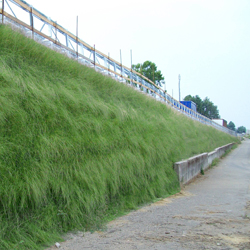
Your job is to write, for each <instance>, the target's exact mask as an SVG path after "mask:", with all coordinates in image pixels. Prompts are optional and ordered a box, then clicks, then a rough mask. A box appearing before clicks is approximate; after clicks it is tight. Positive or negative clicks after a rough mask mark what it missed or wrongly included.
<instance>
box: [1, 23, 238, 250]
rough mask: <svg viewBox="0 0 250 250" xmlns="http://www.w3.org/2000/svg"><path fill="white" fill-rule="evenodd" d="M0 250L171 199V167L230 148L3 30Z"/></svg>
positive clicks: (221, 137) (32, 245) (219, 136)
mask: <svg viewBox="0 0 250 250" xmlns="http://www.w3.org/2000/svg"><path fill="white" fill-rule="evenodd" d="M0 131H1V133H0V141H1V144H0V179H1V182H0V249H42V248H44V247H46V246H48V245H49V244H50V243H52V242H54V241H56V240H59V239H60V235H61V234H62V233H64V232H67V231H69V230H76V229H79V230H89V229H94V228H96V227H98V226H100V225H101V223H102V222H103V221H104V220H105V218H106V217H108V216H111V215H116V214H117V213H119V212H121V211H126V210H127V209H133V208H135V207H136V206H138V205H139V204H143V203H145V202H150V201H152V200H153V199H155V198H157V197H163V196H167V195H170V194H173V193H175V192H177V191H178V189H179V184H178V180H177V176H176V174H175V173H174V171H173V168H172V166H173V163H174V162H176V161H178V160H181V159H184V158H187V157H190V156H192V155H195V154H198V153H201V152H205V151H210V150H213V149H214V148H216V147H218V146H221V145H224V144H226V143H229V142H232V141H236V139H235V138H233V137H231V136H229V135H227V134H224V133H222V132H219V131H217V130H215V129H213V128H211V127H208V126H204V125H202V124H200V123H197V122H194V121H192V120H190V119H188V118H186V117H184V116H183V115H180V114H177V113H176V112H174V111H172V110H171V109H170V108H169V107H167V106H165V105H164V104H162V103H159V102H156V101H155V100H153V99H151V98H149V97H147V96H145V95H143V94H141V93H138V92H137V91H134V90H133V89H132V88H129V87H127V86H125V85H123V84H121V83H118V82H116V81H114V80H112V79H111V78H108V77H105V76H103V75H101V74H98V73H96V72H95V71H94V70H93V69H90V68H88V67H84V66H82V65H80V64H78V63H77V62H75V61H72V60H70V59H68V58H67V57H65V56H63V55H61V54H58V53H56V52H54V51H51V50H49V49H47V48H46V47H44V46H42V45H39V44H37V43H35V42H34V41H32V40H30V39H28V38H26V37H24V36H23V35H21V34H19V33H17V32H14V31H12V30H11V29H10V28H9V27H7V26H0Z"/></svg>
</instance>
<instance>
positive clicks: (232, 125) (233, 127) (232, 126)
mask: <svg viewBox="0 0 250 250" xmlns="http://www.w3.org/2000/svg"><path fill="white" fill-rule="evenodd" d="M227 128H229V129H231V130H233V131H235V130H236V128H235V124H234V123H233V122H232V121H230V122H229V123H228V125H227Z"/></svg>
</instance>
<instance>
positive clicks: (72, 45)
mask: <svg viewBox="0 0 250 250" xmlns="http://www.w3.org/2000/svg"><path fill="white" fill-rule="evenodd" d="M14 8H17V9H15V10H14ZM15 11H16V12H18V13H19V14H20V16H19V17H17V15H18V14H17V13H16V14H15ZM20 11H24V12H22V13H20ZM11 13H12V14H11ZM24 14H28V15H29V18H28V19H29V22H27V20H24V18H23V16H24ZM4 17H5V18H7V21H8V22H10V23H12V25H13V22H14V23H16V24H17V26H18V25H21V26H22V27H24V28H25V29H26V30H27V31H31V32H32V38H33V39H35V38H37V40H40V41H39V42H41V43H43V44H44V42H52V43H54V44H55V45H56V46H58V47H59V48H62V49H65V50H66V51H67V53H69V55H70V56H72V57H74V58H76V59H77V60H78V61H79V62H80V63H84V64H90V65H91V66H94V67H95V68H96V69H97V70H99V71H102V72H104V73H108V74H109V75H112V76H114V77H115V78H116V79H117V80H119V81H122V82H125V81H126V82H130V83H131V84H134V85H135V86H136V87H137V88H138V87H139V88H141V89H142V91H145V92H149V94H151V95H152V96H154V97H155V98H156V99H157V100H160V101H164V102H166V103H167V104H169V105H171V106H172V107H173V108H175V109H177V110H178V111H180V112H182V113H183V114H185V115H186V116H188V117H190V118H192V119H194V120H197V121H199V122H201V123H204V124H207V125H210V126H213V127H215V128H216V129H219V130H221V131H223V132H226V133H229V134H231V135H234V136H237V133H236V132H235V131H232V130H230V129H228V128H226V127H223V126H221V125H219V124H217V123H216V122H214V121H212V120H210V119H209V118H207V117H205V116H203V115H201V114H199V113H197V112H195V111H193V110H191V109H190V108H188V107H186V106H185V105H183V104H181V103H180V102H179V101H177V100H176V99H174V98H173V97H171V96H170V95H169V94H167V93H166V92H165V91H164V90H163V89H162V88H160V87H159V86H157V85H156V84H155V83H154V82H153V81H151V80H150V79H148V78H147V77H145V76H144V75H142V74H140V73H138V72H136V71H135V70H133V69H131V68H128V67H126V66H124V65H122V63H119V62H117V61H116V60H114V59H112V58H110V57H109V56H107V55H105V54H104V53H102V52H101V51H99V50H96V49H95V46H94V47H92V46H90V45H89V44H87V43H86V42H84V41H83V40H81V39H79V37H77V36H76V35H73V34H72V33H70V32H69V31H68V30H66V29H65V28H63V27H62V26H60V25H59V24H57V22H54V21H53V20H51V19H50V18H49V17H47V16H46V15H44V14H43V13H41V12H40V11H38V10H37V9H35V8H33V7H32V6H31V5H29V4H28V3H26V2H25V1H23V0H0V23H1V22H2V23H5V20H4ZM38 23H40V29H39V27H38V26H39V24H38ZM46 26H47V32H45V27H46ZM79 49H80V51H79ZM87 55H88V56H87ZM100 61H102V63H101V62H100ZM110 67H112V68H110Z"/></svg>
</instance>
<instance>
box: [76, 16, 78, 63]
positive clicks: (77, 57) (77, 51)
mask: <svg viewBox="0 0 250 250" xmlns="http://www.w3.org/2000/svg"><path fill="white" fill-rule="evenodd" d="M76 56H77V60H78V16H77V17H76Z"/></svg>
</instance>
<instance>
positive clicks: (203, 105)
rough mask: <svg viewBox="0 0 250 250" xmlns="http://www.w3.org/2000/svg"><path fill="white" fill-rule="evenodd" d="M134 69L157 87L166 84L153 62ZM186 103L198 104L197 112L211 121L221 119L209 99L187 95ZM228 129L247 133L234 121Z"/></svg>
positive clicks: (138, 64)
mask: <svg viewBox="0 0 250 250" xmlns="http://www.w3.org/2000/svg"><path fill="white" fill-rule="evenodd" d="M132 68H133V70H135V71H136V72H138V73H140V74H141V75H143V76H145V77H147V78H148V79H150V80H151V81H152V82H154V83H155V84H156V85H157V86H160V87H162V84H165V82H164V76H163V75H162V73H161V71H160V70H157V66H156V64H155V63H153V62H151V61H145V62H144V63H137V64H133V65H132ZM184 101H193V102H194V103H195V104H196V108H197V112H198V113H200V114H201V115H203V116H205V117H207V118H209V119H220V114H219V110H218V107H217V106H216V105H215V104H214V103H213V102H212V101H210V99H209V98H208V97H205V98H204V99H203V100H202V99H201V98H200V97H199V96H198V95H195V96H191V95H187V96H186V97H185V98H184ZM227 127H228V128H229V129H231V130H233V131H236V132H237V133H241V134H242V133H246V128H245V127H244V126H240V127H238V128H237V129H236V127H235V124H234V123H233V122H232V121H230V122H229V123H228V125H227Z"/></svg>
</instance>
